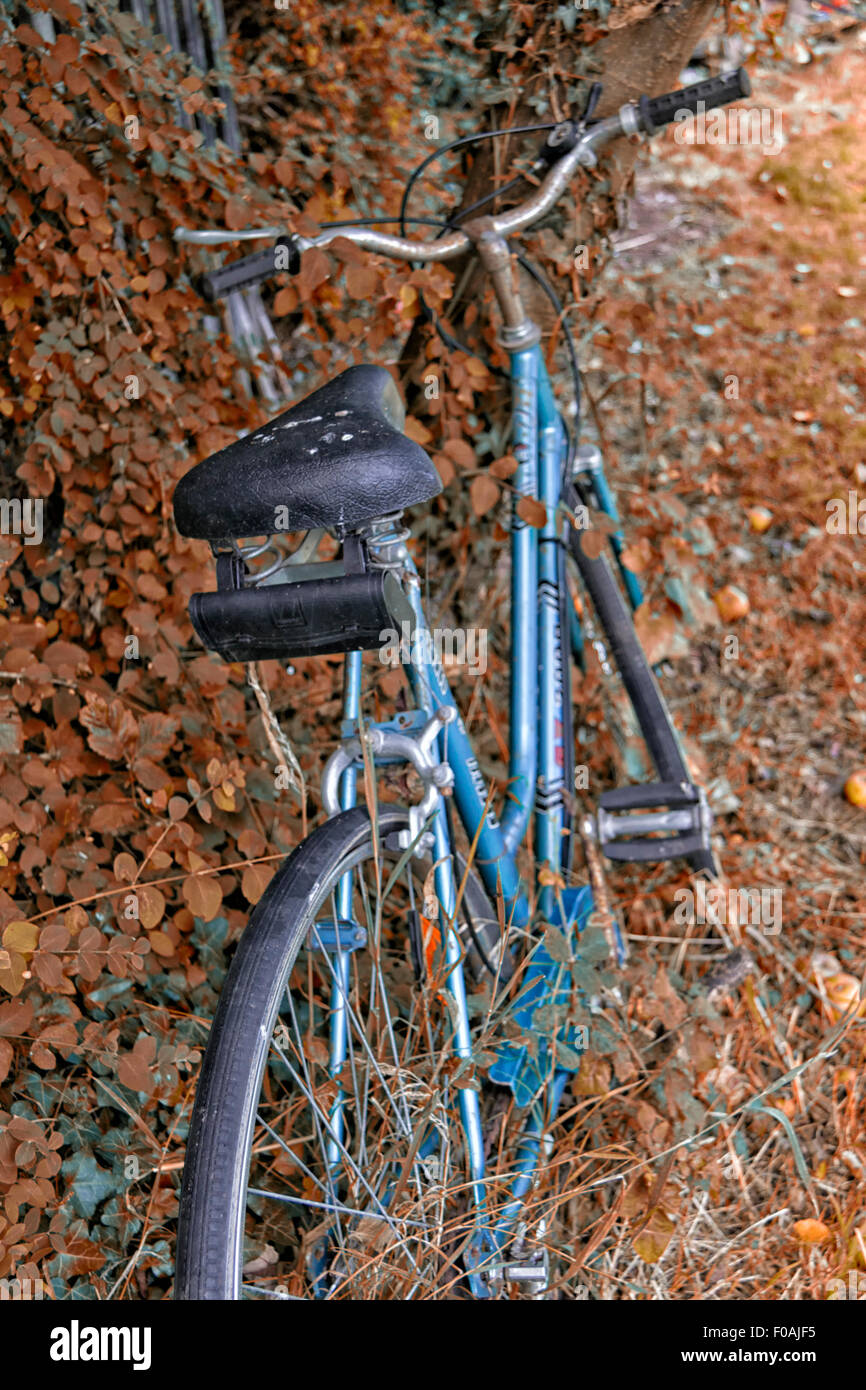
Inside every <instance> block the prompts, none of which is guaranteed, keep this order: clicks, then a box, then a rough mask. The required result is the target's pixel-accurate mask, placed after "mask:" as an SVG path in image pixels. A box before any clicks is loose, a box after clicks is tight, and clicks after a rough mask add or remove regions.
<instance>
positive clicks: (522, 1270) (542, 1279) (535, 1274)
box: [502, 1264, 549, 1285]
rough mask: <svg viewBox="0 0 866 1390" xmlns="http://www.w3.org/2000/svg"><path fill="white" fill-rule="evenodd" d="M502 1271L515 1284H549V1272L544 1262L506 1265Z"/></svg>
mask: <svg viewBox="0 0 866 1390" xmlns="http://www.w3.org/2000/svg"><path fill="white" fill-rule="evenodd" d="M502 1273H503V1275H504V1277H505V1278H506V1279H508V1280H509V1281H510V1282H511V1283H513V1284H544V1285H546V1284H547V1281H548V1278H549V1273H548V1270H547V1269H546V1267H545V1266H544V1265H543V1264H537V1265H535V1264H513V1265H505V1266H504V1268H503V1270H502Z"/></svg>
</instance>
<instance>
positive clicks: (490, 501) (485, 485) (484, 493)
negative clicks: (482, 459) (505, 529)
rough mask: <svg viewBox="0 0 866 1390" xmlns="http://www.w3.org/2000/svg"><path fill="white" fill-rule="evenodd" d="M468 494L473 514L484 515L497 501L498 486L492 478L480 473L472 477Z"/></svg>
mask: <svg viewBox="0 0 866 1390" xmlns="http://www.w3.org/2000/svg"><path fill="white" fill-rule="evenodd" d="M469 496H470V499H471V501H472V510H473V511H474V513H475V515H476V516H484V514H485V513H486V512H489V511H490V508H491V507H494V506H495V505H496V503H497V502H498V501H499V488H498V487H497V486H496V484H495V483H494V481H493V479H492V478H488V477H487V476H486V474H483V473H482V474H481V476H480V477H478V478H473V479H472V484H471V486H470V488H469Z"/></svg>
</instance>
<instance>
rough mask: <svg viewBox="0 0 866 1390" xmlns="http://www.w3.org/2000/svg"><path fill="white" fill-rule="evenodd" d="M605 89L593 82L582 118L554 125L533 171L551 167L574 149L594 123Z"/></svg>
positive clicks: (539, 153) (598, 83)
mask: <svg viewBox="0 0 866 1390" xmlns="http://www.w3.org/2000/svg"><path fill="white" fill-rule="evenodd" d="M603 91H604V88H603V86H602V84H601V83H600V82H593V84H592V86H591V87H590V89H589V92H588V93H587V97H586V105H585V106H584V109H583V114H582V115H581V116H580V118H579V119H578V120H576V121H572V120H565V121H560V122H559V124H558V125H555V126H554V127H553V130H552V131H551V132H550V134H549V135H548V137H547V139H546V140H545V142H544V144H543V145H542V147H541V149H540V150H539V152H538V158H537V159H536V161H535V163H534V165H533V166H532V167H533V172H536V173H538V172H541V171H542V170H544V169H548V168H550V166H551V165H552V164H555V163H556V161H557V160H558V159H561V158H562V156H563V155H564V154H568V153H569V151H570V150H573V149H574V147H575V145H576V144H577V142H578V140H579V139H580V137H581V136H582V135H583V133H584V131H585V130H586V129H587V127H588V126H590V125H592V124H593V116H594V115H595V110H596V107H597V106H598V103H599V101H600V100H601V94H602V92H603Z"/></svg>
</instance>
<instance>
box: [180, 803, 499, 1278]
mask: <svg viewBox="0 0 866 1390" xmlns="http://www.w3.org/2000/svg"><path fill="white" fill-rule="evenodd" d="M408 823H409V822H408V816H407V813H406V812H405V810H403V809H401V808H395V807H391V806H383V807H380V809H379V814H378V819H377V826H376V829H377V832H378V840H379V844H380V847H381V846H383V845H384V842H385V839H386V837H389V836H392V835H393V834H394V833H395V832H397V831H401V830H404V829H406V827H407V826H408ZM372 845H373V830H372V823H371V819H370V816H369V814H368V812H367V810H366V808H364V807H357V808H355V809H353V810H349V811H345V812H342V813H341V814H339V815H337V816H335V817H333V818H332V819H331V820H329V821H326V822H325V823H324V824H323V825H321V826H320V827H318V829H316V830H315V831H313V832H312V834H311V835H310V836H309V837H308V838H307V839H306V840H304V841H303V842H302V843H301V844H300V845H299V846H297V848H296V849H295V850H294V851H293V853H292V854H291V856H290V857H289V859H288V860H287V862H286V863H285V864H284V865H283V866H282V868H281V869H280V870H279V871H278V873H277V874H276V875H275V877H274V878H273V879H272V881H271V883H270V884H269V885H268V888H267V890H266V891H265V894H264V895H263V897H262V898H261V900H260V902H259V903H258V904H257V906H256V908H255V910H254V912H253V914H252V916H251V918H250V921H249V923H248V925H247V927H246V928H245V930H244V932H243V935H242V937H241V939H240V942H239V945H238V948H237V951H236V952H235V955H234V958H233V960H232V963H231V966H230V969H229V971H228V975H227V977H226V982H225V986H224V989H223V991H222V994H221V996H220V1000H219V1004H218V1007H217V1010H216V1014H215V1017H214V1021H213V1025H212V1028H211V1033H210V1037H209V1040H208V1044H207V1048H206V1050H205V1056H204V1060H203V1063H202V1068H201V1073H200V1076H199V1081H198V1087H197V1093H196V1098H195V1105H194V1109H193V1116H192V1121H191V1125H190V1132H189V1139H188V1144H187V1155H186V1163H185V1167H184V1174H183V1183H182V1191H181V1198H180V1212H179V1223H178V1243H177V1266H176V1277H175V1289H174V1297H175V1298H176V1299H180V1300H189V1299H197V1300H213V1299H221V1300H233V1299H236V1298H238V1297H239V1296H241V1285H242V1273H241V1268H242V1246H243V1239H244V1226H245V1222H246V1219H247V1199H248V1188H247V1184H248V1178H249V1172H250V1159H251V1146H252V1137H253V1130H254V1128H255V1124H256V1106H257V1102H258V1099H259V1095H260V1091H261V1087H262V1080H263V1074H264V1072H265V1067H266V1064H267V1060H268V1053H269V1049H270V1047H271V1043H272V1033H273V1030H274V1027H275V1025H276V1022H277V1019H278V1014H279V1008H280V1000H281V998H282V996H283V992H284V990H285V989H286V988H287V983H288V981H289V980H290V977H291V975H292V970H293V967H294V966H295V962H296V960H297V958H298V955H299V952H300V951H301V949H302V946H303V945H304V942H305V939H306V936H307V932H308V930H309V925H310V922H311V921H313V920H314V919H315V913H316V910H317V904H321V902H322V901H323V900H327V896H328V893H329V891H332V890H330V889H329V885H333V883H334V882H336V881H337V880H339V878H340V877H341V875H342V874H343V873H345V872H346V866H347V865H348V864H351V863H352V862H354V861H356V860H357V859H358V856H359V855H361V856H363V855H364V852H365V850H367V849H368V848H369V850H370V852H371V853H372ZM465 891H466V894H467V896H469V895H473V896H474V899H475V901H474V908H473V914H474V917H475V930H476V932H477V931H478V930H479V927H481V928H483V929H484V930H487V931H491V930H492V929H493V922H492V918H491V916H490V914H491V913H492V909H490V908H489V904H488V913H487V918H486V920H485V921H484V922H481V917H482V915H483V908H482V907H481V906H480V904H479V899H478V897H477V894H478V893H479V892H481V893H482V895H483V889H480V886H479V885H478V881H477V880H475V879H473V876H472V875H470V876H469V877H468V878H467V884H466V890H465ZM484 901H486V899H485V900H484Z"/></svg>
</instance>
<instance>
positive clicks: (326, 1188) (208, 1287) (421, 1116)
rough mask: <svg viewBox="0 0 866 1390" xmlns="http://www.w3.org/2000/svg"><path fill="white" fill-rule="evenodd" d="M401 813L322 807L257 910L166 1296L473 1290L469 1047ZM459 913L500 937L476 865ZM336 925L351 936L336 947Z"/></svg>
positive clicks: (196, 1147)
mask: <svg viewBox="0 0 866 1390" xmlns="http://www.w3.org/2000/svg"><path fill="white" fill-rule="evenodd" d="M407 824H408V818H407V816H406V813H405V812H404V811H402V810H398V809H395V808H392V807H382V808H380V814H379V819H378V824H377V834H375V835H374V833H373V829H372V825H371V821H370V817H369V815H368V813H367V811H366V810H365V809H363V808H360V807H359V808H356V809H355V810H352V811H347V812H344V813H343V814H341V815H339V816H337V817H335V818H334V819H333V820H330V821H328V822H326V823H325V824H324V825H323V826H321V827H320V828H319V829H318V830H316V831H315V832H314V833H313V834H312V835H311V836H310V837H309V838H308V839H307V840H306V841H304V843H303V844H302V845H300V846H299V847H298V848H297V849H296V850H295V852H294V853H293V854H292V856H291V858H290V859H289V860H288V862H287V863H286V865H285V866H284V867H283V868H282V870H281V871H280V872H279V873H278V874H277V875H276V877H275V878H274V879H273V881H272V882H271V884H270V885H269V887H268V890H267V892H266V893H265V895H264V897H263V898H262V900H261V902H260V903H259V904H258V906H257V908H256V910H255V912H254V913H253V916H252V918H251V920H250V923H249V925H248V927H247V928H246V930H245V932H244V934H243V936H242V938H241V941H240V943H239V946H238V949H237V952H236V954H235V957H234V960H233V961H232V965H231V968H230V970H229V973H228V977H227V980H226V985H225V988H224V990H223V994H222V996H221V999H220V1002H219V1006H218V1009H217V1013H216V1016H215V1019H214V1023H213V1027H212V1029H211V1035H210V1039H209V1042H208V1046H207V1049H206V1053H205V1058H204V1062H203V1066H202V1072H201V1077H200V1080H199V1084H198V1091H197V1095H196V1101H195V1107H194V1111H193V1118H192V1123H191V1128H190V1136H189V1144H188V1149H187V1160H186V1167H185V1170H184V1178H183V1189H182V1194H181V1207H180V1223H179V1232H178V1257H177V1276H176V1286H175V1297H177V1298H185V1299H235V1298H240V1297H248V1296H250V1297H257V1296H258V1297H300V1298H340V1297H351V1298H363V1299H368V1298H373V1299H382V1298H386V1299H387V1298H399V1299H406V1298H424V1297H436V1298H443V1297H445V1298H447V1297H454V1296H458V1297H459V1296H460V1295H461V1292H465V1284H464V1282H463V1276H462V1266H461V1256H462V1255H463V1253H464V1252H465V1249H466V1247H467V1245H468V1243H469V1241H470V1240H471V1238H472V1234H473V1220H474V1208H473V1205H472V1202H471V1200H470V1197H469V1191H470V1189H469V1187H468V1184H467V1176H468V1175H467V1172H466V1147H467V1146H466V1135H465V1129H464V1122H463V1117H462V1114H461V1103H460V1097H461V1085H462V1084H464V1085H465V1082H466V1081H467V1080H469V1079H470V1070H471V1064H470V1063H467V1062H465V1061H464V1060H463V1059H462V1058H459V1057H457V1056H456V1055H455V1049H454V1045H453V1034H454V1025H453V1017H452V1008H453V1004H452V1001H451V1000H450V996H449V997H448V998H447V999H446V993H445V989H444V973H445V972H443V970H442V965H441V954H442V953H441V941H440V931H439V927H438V925H437V921H436V919H437V911H436V907H435V903H433V902H431V901H430V883H431V877H432V876H430V875H428V876H427V881H426V883H425V875H424V872H423V870H424V865H423V862H421V863H420V865H419V861H418V860H417V859H414V858H413V857H411V856H407V855H406V854H405V853H404V852H401V851H400V850H398V849H396V848H395V847H394V845H395V835H396V832H398V831H401V830H404V829H405V828H406V826H407ZM419 870H420V872H419ZM347 876H348V877H347ZM425 890H426V895H427V901H426V902H425ZM467 919H468V920H469V922H470V923H471V926H470V927H467V925H466V924H467ZM457 927H458V932H464V933H466V939H467V945H471V944H472V939H473V938H472V934H473V933H474V938H477V940H478V941H479V942H481V943H482V944H483V946H484V951H485V953H486V952H490V953H491V954H492V953H493V948H494V946H495V943H496V941H498V937H499V929H498V926H497V924H496V921H495V917H494V915H493V912H492V909H491V907H490V905H489V902H488V900H487V898H486V896H485V894H484V892H483V889H482V888H481V885H480V883H479V881H478V880H477V879H476V878H475V877H474V875H472V874H470V875H469V876H468V877H467V879H466V885H465V890H464V903H463V905H462V906H461V907H460V908H459V909H458V914H457ZM337 937H339V940H340V943H341V944H350V945H352V946H353V947H355V949H352V950H351V951H343V952H341V954H340V955H339V956H337V955H336V953H335V949H334V948H335V946H336V939H337ZM473 949H475V947H474V946H473ZM413 959H414V965H413ZM481 1012H482V1011H479V1013H481ZM341 1030H342V1034H341ZM341 1037H342V1042H341V1041H340V1039H341ZM335 1057H337V1058H338V1059H341V1061H340V1065H339V1066H335V1065H334V1058H335ZM473 1084H474V1083H473Z"/></svg>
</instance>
